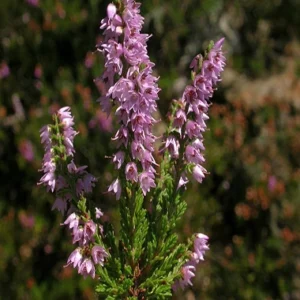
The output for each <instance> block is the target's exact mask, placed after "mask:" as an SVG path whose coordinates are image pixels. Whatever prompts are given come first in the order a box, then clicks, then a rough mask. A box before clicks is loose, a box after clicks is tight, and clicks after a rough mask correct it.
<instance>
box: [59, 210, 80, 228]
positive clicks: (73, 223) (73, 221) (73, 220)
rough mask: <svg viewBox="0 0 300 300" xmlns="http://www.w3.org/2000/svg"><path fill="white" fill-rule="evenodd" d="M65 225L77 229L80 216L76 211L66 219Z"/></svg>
mask: <svg viewBox="0 0 300 300" xmlns="http://www.w3.org/2000/svg"><path fill="white" fill-rule="evenodd" d="M63 224H64V225H69V228H70V229H73V231H75V230H77V228H78V225H79V216H78V215H76V213H72V214H70V215H69V216H68V218H67V219H66V221H65V222H64V223H63Z"/></svg>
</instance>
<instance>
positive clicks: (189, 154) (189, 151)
mask: <svg viewBox="0 0 300 300" xmlns="http://www.w3.org/2000/svg"><path fill="white" fill-rule="evenodd" d="M185 157H186V160H187V162H189V163H194V164H200V163H203V162H204V161H205V160H204V157H203V155H202V154H201V153H200V152H199V150H197V149H196V148H194V147H193V146H191V145H188V146H187V147H186V149H185Z"/></svg>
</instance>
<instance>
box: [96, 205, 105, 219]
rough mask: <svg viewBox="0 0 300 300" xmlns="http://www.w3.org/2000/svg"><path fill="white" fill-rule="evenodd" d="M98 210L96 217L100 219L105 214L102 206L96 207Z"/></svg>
mask: <svg viewBox="0 0 300 300" xmlns="http://www.w3.org/2000/svg"><path fill="white" fill-rule="evenodd" d="M95 211H96V219H100V218H101V217H102V216H103V212H102V211H101V209H100V208H97V207H96V208H95Z"/></svg>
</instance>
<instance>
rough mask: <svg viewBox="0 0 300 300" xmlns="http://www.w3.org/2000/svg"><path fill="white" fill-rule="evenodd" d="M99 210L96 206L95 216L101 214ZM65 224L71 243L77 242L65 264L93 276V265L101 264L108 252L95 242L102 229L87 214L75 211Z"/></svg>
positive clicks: (98, 216) (97, 216) (85, 275)
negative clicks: (83, 214)
mask: <svg viewBox="0 0 300 300" xmlns="http://www.w3.org/2000/svg"><path fill="white" fill-rule="evenodd" d="M102 215H103V214H102V212H101V210H99V209H98V208H96V218H97V219H98V218H100V217H101V216H102ZM63 225H67V226H68V227H69V229H70V230H71V232H72V236H73V244H75V243H77V244H78V247H77V248H76V249H75V250H74V251H73V252H72V253H71V254H70V256H69V258H68V261H67V265H66V266H69V265H73V267H74V268H77V269H78V273H79V274H81V275H83V276H84V277H85V278H86V277H87V276H91V277H92V278H94V277H95V265H101V266H103V264H104V261H105V258H106V257H108V253H107V252H106V251H105V249H104V248H103V247H102V246H101V245H100V244H97V243H96V239H97V240H99V239H98V238H97V237H98V235H99V234H101V233H102V231H103V229H102V226H101V225H98V224H96V223H95V222H94V221H93V220H92V219H91V218H89V217H88V216H85V217H84V216H81V217H80V216H79V214H77V213H75V212H74V213H72V214H70V215H69V217H68V218H67V219H66V221H65V222H64V223H63Z"/></svg>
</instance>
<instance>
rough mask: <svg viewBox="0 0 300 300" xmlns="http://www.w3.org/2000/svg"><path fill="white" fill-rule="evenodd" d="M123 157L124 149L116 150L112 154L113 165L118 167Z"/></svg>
mask: <svg viewBox="0 0 300 300" xmlns="http://www.w3.org/2000/svg"><path fill="white" fill-rule="evenodd" d="M124 159H125V153H124V151H118V152H117V153H116V154H115V155H114V156H113V162H114V163H115V166H116V168H117V169H120V168H121V166H122V164H123V162H124Z"/></svg>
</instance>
